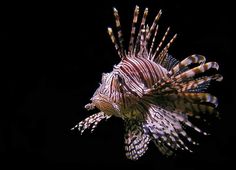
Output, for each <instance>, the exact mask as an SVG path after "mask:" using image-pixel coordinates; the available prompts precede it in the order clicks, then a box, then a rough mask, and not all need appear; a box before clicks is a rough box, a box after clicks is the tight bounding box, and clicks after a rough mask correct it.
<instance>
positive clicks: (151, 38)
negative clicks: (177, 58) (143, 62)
mask: <svg viewBox="0 0 236 170" xmlns="http://www.w3.org/2000/svg"><path fill="white" fill-rule="evenodd" d="M113 10H114V16H115V23H116V28H117V35H116V36H117V38H118V41H116V36H115V35H114V33H113V30H112V28H110V27H109V28H108V34H109V36H110V38H111V40H112V43H113V44H114V45H115V49H116V50H117V52H118V55H119V56H120V58H121V59H124V58H126V57H142V58H147V59H149V60H152V61H155V62H158V63H159V64H161V63H162V62H163V61H164V60H165V58H166V57H167V56H168V49H169V48H170V46H171V44H172V43H173V42H174V40H175V39H176V35H177V34H175V35H174V36H173V37H172V39H170V40H169V42H168V43H167V44H166V46H165V47H164V48H162V46H163V44H164V42H165V40H166V38H167V35H168V33H169V30H170V27H168V29H167V31H166V32H165V34H164V35H163V37H162V39H161V41H160V42H159V43H158V44H156V43H155V40H156V36H157V32H158V24H157V23H158V21H159V19H160V17H161V14H162V10H160V11H159V12H158V13H157V15H156V17H155V19H154V21H153V23H152V25H151V27H150V28H149V26H148V24H146V18H147V15H148V8H145V10H144V12H143V16H142V18H141V21H140V25H139V31H136V30H137V29H138V27H137V23H138V19H139V7H138V6H136V7H135V10H134V15H133V22H132V26H131V33H130V41H129V47H128V54H126V52H125V50H124V45H123V41H124V40H123V34H122V31H121V24H120V17H119V14H118V10H117V9H116V8H114V9H113ZM161 48H162V50H161Z"/></svg>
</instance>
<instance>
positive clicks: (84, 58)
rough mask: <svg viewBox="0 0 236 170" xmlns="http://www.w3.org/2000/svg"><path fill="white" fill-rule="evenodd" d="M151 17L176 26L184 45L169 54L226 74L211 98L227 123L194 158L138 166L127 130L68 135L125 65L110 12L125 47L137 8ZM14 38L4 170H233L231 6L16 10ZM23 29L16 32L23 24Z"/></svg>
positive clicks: (155, 156)
mask: <svg viewBox="0 0 236 170" xmlns="http://www.w3.org/2000/svg"><path fill="white" fill-rule="evenodd" d="M136 4H137V5H139V6H140V8H141V9H144V7H149V11H150V16H149V19H151V20H152V19H153V17H154V15H155V14H156V12H157V11H158V10H159V9H160V8H162V9H163V15H162V19H161V21H160V23H161V27H162V28H161V29H163V30H164V29H165V28H166V27H167V26H168V25H170V26H171V29H172V33H175V32H177V33H178V38H177V40H176V42H175V44H174V45H173V47H172V48H171V49H170V53H171V54H173V55H174V56H175V57H176V58H178V59H183V58H185V57H186V56H188V55H190V54H193V53H199V54H203V55H205V56H207V59H208V60H214V61H217V62H218V63H219V64H220V73H222V74H223V76H224V81H223V82H222V83H213V84H212V85H213V87H211V88H210V91H211V92H212V93H213V94H215V95H216V96H218V97H219V100H220V104H219V110H220V112H221V113H222V119H221V120H216V121H214V122H213V123H212V124H211V125H210V126H209V128H208V129H209V130H210V133H211V134H212V135H211V136H208V137H203V136H201V135H194V134H193V135H194V137H196V138H195V139H196V140H197V141H199V142H200V146H198V147H196V148H194V150H195V152H194V153H193V154H189V153H183V152H180V153H178V154H177V155H176V156H175V157H172V158H165V157H164V156H162V155H161V154H160V153H159V152H158V150H157V148H155V147H154V146H153V145H152V144H151V145H150V148H149V150H148V151H147V153H146V154H145V155H144V156H143V157H142V158H141V159H140V160H139V161H137V162H132V161H129V160H127V159H126V158H125V154H124V146H123V132H124V129H123V122H122V121H121V120H120V119H117V118H111V119H109V120H108V121H107V122H102V123H101V124H99V126H98V127H97V129H96V130H95V131H94V133H93V134H90V133H88V132H87V133H85V134H84V135H83V136H81V135H80V134H79V133H78V132H77V131H70V128H72V127H73V126H74V125H75V124H76V123H77V122H79V121H80V120H82V119H84V118H85V117H87V116H88V115H90V114H92V113H94V112H87V111H86V110H85V109H84V107H83V106H84V105H85V104H87V103H88V102H89V99H90V97H91V96H92V94H93V92H94V90H95V89H96V88H97V86H98V83H99V81H100V78H101V73H103V72H109V71H111V69H112V66H113V65H114V64H117V63H118V62H119V58H118V56H117V55H116V52H115V50H114V48H113V45H112V44H111V42H110V39H109V37H108V35H107V33H106V28H107V26H114V20H113V14H112V7H113V6H115V7H116V8H117V9H118V10H119V14H120V16H121V24H122V26H123V28H125V31H124V34H125V37H128V35H129V31H130V22H131V18H132V15H133V9H134V7H135V5H136ZM14 5H16V7H18V8H17V11H15V14H14V30H15V31H14V32H13V33H10V34H9V37H11V34H12V37H13V38H12V39H11V38H8V39H7V40H6V38H5V39H4V42H6V44H10V46H9V47H10V48H9V50H7V51H9V52H7V54H6V57H4V55H3V57H4V58H5V59H6V62H4V63H2V64H3V66H5V67H4V70H5V71H4V75H6V76H7V85H8V88H7V98H6V101H7V103H8V104H7V105H6V106H7V108H8V109H7V112H2V113H1V116H2V118H1V122H2V123H1V125H0V126H1V131H0V153H1V154H2V155H3V157H4V159H2V160H3V162H4V164H2V165H1V166H5V165H6V166H12V165H19V166H30V167H38V166H42V167H48V166H49V167H76V168H79V167H81V166H84V165H86V166H89V167H93V166H95V167H104V166H105V167H139V166H145V167H155V168H156V169H163V168H186V169H201V168H204V167H218V166H224V167H225V166H229V165H230V164H232V162H233V160H234V156H231V154H232V153H235V142H236V141H235V132H234V129H235V128H234V125H235V111H234V106H235V104H236V102H235V88H233V87H235V71H234V62H233V60H234V55H233V49H232V39H233V38H232V21H233V20H232V12H231V10H230V6H231V5H230V4H229V3H228V2H226V1H222V2H214V3H213V4H206V2H205V1H203V0H200V1H191V2H188V3H186V2H185V3H183V2H177V1H176V2H175V1H174V2H173V1H169V0H166V1H164V0H159V1H156V0H155V1H154V0H146V1H144V0H143V1H128V2H120V1H118V0H117V1H115V0H114V1H110V2H102V1H99V2H98V1H96V2H95V3H94V2H92V1H84V2H83V3H82V2H78V3H69V2H64V3H62V2H61V3H59V2H55V3H33V4H22V3H21V4H14ZM15 21H16V22H15Z"/></svg>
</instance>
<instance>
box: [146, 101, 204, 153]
mask: <svg viewBox="0 0 236 170" xmlns="http://www.w3.org/2000/svg"><path fill="white" fill-rule="evenodd" d="M183 126H189V127H190V128H193V129H194V130H196V131H197V132H199V133H202V134H204V135H207V133H206V132H203V131H202V130H200V129H199V128H198V127H196V126H194V125H193V124H192V123H190V122H189V121H188V118H187V116H186V115H184V114H181V113H178V112H169V111H167V110H165V109H163V108H160V107H158V106H155V105H152V106H151V107H150V108H149V113H148V116H147V119H146V123H145V124H144V127H145V128H146V129H148V131H149V134H150V135H151V136H152V137H153V140H154V143H155V144H156V145H157V147H158V148H159V149H160V151H161V152H162V153H163V154H166V155H171V154H172V153H173V150H177V149H181V150H187V151H189V152H192V151H191V150H190V149H189V148H188V147H187V146H186V144H185V143H186V141H188V142H189V143H192V144H193V145H197V143H196V142H195V141H193V140H192V139H191V138H190V137H189V136H188V135H187V133H186V132H185V130H184V129H183ZM183 139H184V140H183Z"/></svg>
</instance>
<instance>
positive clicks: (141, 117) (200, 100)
mask: <svg viewBox="0 0 236 170" xmlns="http://www.w3.org/2000/svg"><path fill="white" fill-rule="evenodd" d="M140 11H141V10H140V8H139V7H138V6H136V7H135V9H134V13H133V21H132V25H131V32H130V40H129V46H128V49H127V51H128V52H126V49H125V47H124V45H123V41H124V40H123V34H122V30H121V23H120V17H119V14H118V11H117V9H116V8H113V12H114V16H115V26H116V30H117V34H114V32H113V29H112V28H108V34H109V36H110V38H111V41H112V43H113V44H114V46H115V49H116V51H117V53H118V55H119V57H120V58H121V61H120V63H119V64H118V65H116V66H114V68H113V70H112V71H111V72H110V73H106V74H103V75H102V81H101V83H100V85H99V87H98V89H97V90H96V91H95V93H94V95H93V97H92V98H91V101H92V102H91V103H89V104H87V105H86V106H85V108H86V109H87V110H92V109H94V108H98V109H99V110H101V112H99V113H97V114H94V115H91V116H90V117H88V118H86V119H85V120H83V121H81V122H80V123H79V124H78V125H76V126H75V127H74V128H78V129H79V130H80V131H81V133H83V132H84V130H86V129H91V131H93V130H94V128H95V127H96V126H97V124H98V123H99V122H100V121H102V120H103V119H108V118H109V117H111V116H116V117H119V118H121V119H123V120H124V123H125V124H124V126H125V135H124V140H125V151H126V157H127V158H128V159H131V160H137V159H139V158H140V157H141V156H142V155H143V154H144V153H145V152H146V151H147V149H148V144H149V142H150V141H153V142H154V144H155V145H156V146H157V148H158V149H159V150H160V152H161V153H162V154H164V155H166V156H170V155H172V154H173V153H174V151H175V150H177V149H180V150H186V151H189V152H192V151H191V149H190V148H189V147H188V144H191V145H197V144H198V143H197V142H195V141H193V140H192V138H191V137H190V136H189V135H188V134H187V132H186V127H189V128H192V129H194V130H195V131H196V132H199V133H201V134H203V135H207V133H206V132H204V131H202V130H201V129H200V128H198V127H197V126H195V125H193V124H192V123H191V122H190V120H189V117H190V116H191V117H194V118H198V119H200V118H201V117H204V115H214V116H218V115H219V113H218V111H217V109H216V107H217V106H218V99H217V97H215V96H213V95H211V94H210V93H207V92H205V91H206V90H207V88H208V86H209V85H210V82H211V81H213V80H214V81H222V79H223V77H222V76H221V75H220V74H214V75H207V76H206V75H203V74H204V73H205V72H207V71H208V70H209V69H212V68H213V69H216V70H218V69H219V65H218V64H217V63H216V62H207V63H206V58H205V57H204V56H202V55H199V54H193V55H190V56H188V57H187V58H185V59H184V60H182V61H180V62H179V61H178V60H177V59H175V58H174V57H172V56H171V55H170V54H169V52H168V50H169V48H170V47H171V45H172V44H173V42H174V40H175V39H176V36H177V34H174V36H173V37H172V38H171V39H170V40H169V41H168V42H166V40H167V39H169V38H168V35H169V34H170V27H168V28H167V30H166V32H165V33H164V34H162V35H163V36H162V37H160V38H158V39H160V42H156V38H157V36H159V35H158V34H159V32H158V28H159V25H158V22H159V19H160V16H161V14H162V11H161V10H160V11H159V12H158V14H157V15H156V17H155V18H154V21H153V23H152V24H150V25H151V27H149V26H148V25H147V24H146V20H147V16H148V9H147V8H146V9H145V10H144V12H143V15H142V17H141V18H140V19H139V14H140ZM139 20H140V21H139ZM138 23H140V24H138ZM138 25H139V26H138ZM196 65H197V66H196ZM74 128H73V129H74Z"/></svg>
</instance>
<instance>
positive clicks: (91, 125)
mask: <svg viewBox="0 0 236 170" xmlns="http://www.w3.org/2000/svg"><path fill="white" fill-rule="evenodd" d="M110 117H111V116H108V115H106V114H105V113H104V112H99V113H96V114H93V115H91V116H89V117H87V118H86V119H84V120H83V121H81V122H79V123H78V124H77V125H76V126H75V127H73V128H72V129H71V130H74V129H75V128H78V130H79V131H80V132H81V134H82V133H83V132H84V131H85V130H86V129H90V130H91V132H93V131H94V129H95V128H96V127H97V125H98V123H99V122H100V121H101V120H103V119H109V118H110Z"/></svg>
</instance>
